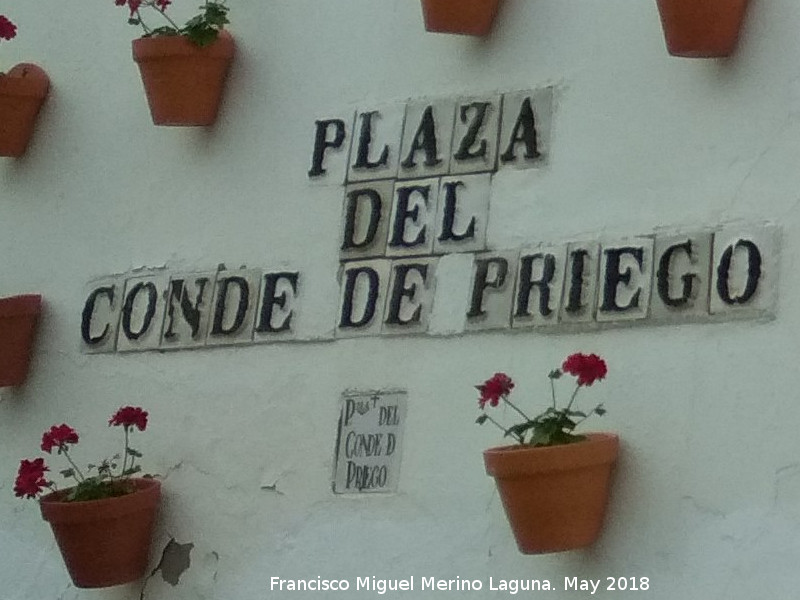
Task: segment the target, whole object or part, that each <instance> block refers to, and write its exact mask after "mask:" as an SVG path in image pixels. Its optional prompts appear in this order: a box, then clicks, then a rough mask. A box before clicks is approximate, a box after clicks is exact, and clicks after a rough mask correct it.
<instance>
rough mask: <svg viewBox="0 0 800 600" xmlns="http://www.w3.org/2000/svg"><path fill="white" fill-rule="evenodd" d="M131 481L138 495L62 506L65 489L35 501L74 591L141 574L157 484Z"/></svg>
mask: <svg viewBox="0 0 800 600" xmlns="http://www.w3.org/2000/svg"><path fill="white" fill-rule="evenodd" d="M131 481H133V482H134V483H135V485H136V488H137V491H135V492H133V493H132V494H128V495H126V496H118V497H115V498H105V499H103V500H89V501H86V502H63V501H61V498H63V497H64V495H65V494H66V493H67V492H68V490H61V491H58V492H53V493H52V494H48V495H46V496H44V497H43V498H42V499H41V500H40V501H39V505H40V508H41V510H42V517H43V518H44V520H45V521H48V522H49V523H50V527H51V528H52V529H53V534H54V535H55V538H56V541H57V542H58V547H59V549H60V550H61V555H62V556H63V557H64V564H65V565H66V566H67V571H69V574H70V577H71V578H72V581H73V583H74V584H75V585H76V586H77V587H80V588H99V587H108V586H111V585H119V584H122V583H130V582H131V581H136V580H138V579H141V578H142V577H144V575H145V574H146V571H147V563H148V558H149V554H150V543H151V541H152V537H153V526H154V524H155V519H156V513H157V511H158V505H159V501H160V498H161V484H160V483H159V482H158V481H156V480H155V479H132V480H131Z"/></svg>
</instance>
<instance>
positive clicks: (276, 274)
mask: <svg viewBox="0 0 800 600" xmlns="http://www.w3.org/2000/svg"><path fill="white" fill-rule="evenodd" d="M302 284H303V280H302V277H301V273H300V272H299V271H293V270H269V271H265V272H264V274H263V275H262V277H261V289H260V291H259V294H258V298H259V300H258V307H257V309H256V317H255V324H254V328H253V341H255V342H272V341H278V340H281V341H285V340H292V339H295V338H296V337H297V329H296V324H297V321H298V318H299V317H300V315H298V312H301V311H302V308H301V307H302V291H303V285H302Z"/></svg>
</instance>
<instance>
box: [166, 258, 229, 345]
mask: <svg viewBox="0 0 800 600" xmlns="http://www.w3.org/2000/svg"><path fill="white" fill-rule="evenodd" d="M216 278H217V274H216V272H213V271H212V272H206V273H175V274H173V275H172V276H171V277H170V281H169V287H168V288H167V294H166V298H165V302H166V315H165V316H164V327H163V331H162V334H161V349H162V350H165V349H169V348H192V347H196V346H203V345H205V343H206V335H207V334H208V324H209V320H210V315H211V312H212V306H213V305H212V302H211V299H212V297H213V294H214V282H215V280H216Z"/></svg>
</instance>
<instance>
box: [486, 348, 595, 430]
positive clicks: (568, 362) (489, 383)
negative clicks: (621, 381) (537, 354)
mask: <svg viewBox="0 0 800 600" xmlns="http://www.w3.org/2000/svg"><path fill="white" fill-rule="evenodd" d="M607 371H608V369H607V367H606V362H605V361H604V360H603V359H602V358H600V357H599V356H597V355H596V354H580V353H576V354H571V355H570V356H568V357H567V358H566V359H565V360H564V362H563V364H562V365H561V368H560V369H554V370H553V371H550V374H549V375H548V378H549V379H550V391H551V395H552V404H551V405H550V406H548V407H547V408H546V409H545V410H544V411H542V412H541V413H539V414H538V415H536V416H535V417H533V418H531V417H529V416H528V415H527V414H526V413H525V412H523V411H522V409H520V408H519V406H517V404H516V403H514V402H512V401H511V399H510V395H511V392H512V390H513V389H514V382H513V381H512V380H511V378H510V377H509V376H508V375H506V374H505V373H495V374H494V375H493V376H492V377H491V378H490V379H487V380H486V381H485V382H483V383H482V384H480V385H477V386H475V387H476V388H477V389H478V391H479V392H480V397H479V399H478V406H479V407H480V409H481V414H480V416H479V417H478V418H477V420H476V422H477V423H478V424H479V425H481V424H483V423H485V422H487V421H488V422H490V423H492V424H494V425H495V426H497V427H499V428H500V429H502V430H503V432H504V433H505V435H506V436H508V437H512V438H514V439H515V440H516V441H517V442H519V443H520V444H529V445H531V446H557V445H560V444H571V443H574V442H580V441H582V440H584V439H586V437H585V436H583V435H579V434H576V433H573V431H574V429H575V428H576V427H577V426H578V425H579V424H581V423H582V422H583V421H585V420H586V419H588V418H589V417H590V416H592V415H601V416H602V415H603V414H605V412H606V411H605V409H604V408H603V405H602V403H601V404H598V405H597V406H595V407H594V408H593V409H592V410H590V411H588V412H586V411H581V410H577V409H576V408H574V405H575V399H576V397H577V395H578V392H579V391H580V390H581V388H583V387H588V386H591V385H592V384H593V383H594V382H595V381H599V380H601V379H603V378H604V377H605V376H606V373H607ZM565 373H566V374H569V375H573V376H575V377H576V382H575V389H574V390H573V391H572V395H571V396H570V399H569V401H568V402H567V404H566V406H564V407H563V408H559V407H558V403H557V401H556V386H555V381H556V380H557V379H560V378H561V377H562V376H563V375H564V374H565ZM501 401H502V402H503V403H504V404H506V405H507V406H508V407H509V408H511V409H512V410H513V411H515V412H516V413H517V414H518V415H519V416H521V417H522V419H523V421H521V422H519V423H516V424H515V425H512V426H511V427H504V426H503V425H502V424H501V423H500V422H499V421H498V420H497V419H495V418H493V417H492V416H490V415H489V414H488V413H487V412H486V407H487V405H488V406H489V407H497V406H499V405H500V402H501Z"/></svg>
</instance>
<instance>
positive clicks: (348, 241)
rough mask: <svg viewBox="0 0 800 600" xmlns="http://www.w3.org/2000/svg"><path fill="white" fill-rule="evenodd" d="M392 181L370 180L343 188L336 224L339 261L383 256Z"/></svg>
mask: <svg viewBox="0 0 800 600" xmlns="http://www.w3.org/2000/svg"><path fill="white" fill-rule="evenodd" d="M393 193H394V180H383V181H370V182H365V183H359V184H353V185H349V186H347V187H346V188H345V193H344V202H343V203H342V219H341V225H340V234H339V235H340V238H339V248H340V250H339V257H340V258H341V260H354V259H360V260H363V259H365V258H374V257H378V256H383V255H384V254H385V253H386V235H387V232H388V230H389V219H390V211H391V209H392V194H393Z"/></svg>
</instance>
